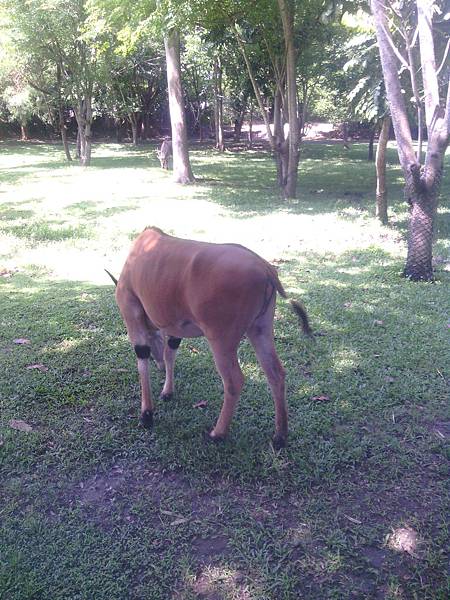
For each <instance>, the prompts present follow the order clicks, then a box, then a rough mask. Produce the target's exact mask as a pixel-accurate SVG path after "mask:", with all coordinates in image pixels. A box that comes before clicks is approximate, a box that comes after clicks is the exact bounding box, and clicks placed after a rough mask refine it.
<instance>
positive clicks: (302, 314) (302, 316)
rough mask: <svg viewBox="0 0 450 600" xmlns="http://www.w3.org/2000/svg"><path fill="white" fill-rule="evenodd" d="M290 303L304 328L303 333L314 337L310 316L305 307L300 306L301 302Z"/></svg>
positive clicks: (292, 301)
mask: <svg viewBox="0 0 450 600" xmlns="http://www.w3.org/2000/svg"><path fill="white" fill-rule="evenodd" d="M290 303H291V306H292V308H293V310H294V312H295V314H296V315H297V317H298V318H299V320H300V324H301V326H302V329H303V333H304V334H305V335H307V336H309V337H313V332H312V329H311V327H310V325H309V320H308V315H307V313H306V310H305V309H304V307H303V306H302V305H301V304H300V302H297V300H290Z"/></svg>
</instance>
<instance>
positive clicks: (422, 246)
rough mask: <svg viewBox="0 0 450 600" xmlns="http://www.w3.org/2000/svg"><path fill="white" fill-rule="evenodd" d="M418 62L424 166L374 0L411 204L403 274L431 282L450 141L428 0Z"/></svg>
mask: <svg viewBox="0 0 450 600" xmlns="http://www.w3.org/2000/svg"><path fill="white" fill-rule="evenodd" d="M416 4H417V15H418V32H419V41H420V61H421V72H422V80H423V89H424V98H425V101H424V105H425V116H426V126H427V135H428V144H427V151H426V156H425V165H424V166H423V167H421V165H420V163H419V161H418V157H416V154H415V152H414V148H413V143H412V137H411V130H410V127H409V122H408V115H407V110H406V106H405V101H404V97H403V94H402V88H401V83H400V79H399V77H398V71H399V69H398V61H399V58H398V53H396V52H395V51H394V41H393V39H392V36H391V33H390V31H389V23H388V19H387V16H386V10H387V5H386V4H385V3H384V2H383V0H371V9H372V14H373V16H374V22H375V28H376V33H377V40H378V46H379V49H380V58H381V64H382V68H383V76H384V81H385V85H386V93H387V98H388V101H389V108H390V112H391V117H392V122H393V125H394V131H395V137H396V140H397V150H398V155H399V159H400V164H401V166H402V169H403V174H404V177H405V184H406V185H405V197H406V199H407V200H408V202H409V204H410V219H409V228H408V254H407V258H406V265H405V269H404V275H405V276H406V277H408V278H410V279H412V280H431V279H432V278H433V269H432V243H433V224H434V218H435V214H436V207H437V200H438V197H439V191H440V187H441V180H442V173H443V159H444V155H445V151H446V148H447V146H448V143H449V139H450V83H449V84H448V89H447V100H446V104H445V106H441V105H440V98H439V88H438V79H437V70H436V64H435V56H434V42H433V25H432V17H433V13H432V11H433V7H432V4H433V3H432V2H431V1H430V0H416Z"/></svg>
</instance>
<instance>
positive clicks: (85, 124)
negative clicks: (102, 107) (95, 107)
mask: <svg viewBox="0 0 450 600" xmlns="http://www.w3.org/2000/svg"><path fill="white" fill-rule="evenodd" d="M91 102H92V101H91V98H90V97H89V96H86V97H85V98H84V99H83V100H80V102H79V103H78V106H77V108H76V109H75V117H76V119H77V124H78V133H77V156H78V157H79V159H80V163H81V164H82V165H83V167H88V166H89V165H90V164H91V152H92V136H91V127H92V103H91Z"/></svg>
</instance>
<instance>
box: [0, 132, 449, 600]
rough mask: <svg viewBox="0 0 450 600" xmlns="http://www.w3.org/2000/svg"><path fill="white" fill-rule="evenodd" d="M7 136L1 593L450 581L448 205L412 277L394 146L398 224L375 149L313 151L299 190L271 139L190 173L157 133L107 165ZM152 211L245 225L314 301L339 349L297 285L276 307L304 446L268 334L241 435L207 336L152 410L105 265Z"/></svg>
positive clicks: (212, 224)
mask: <svg viewBox="0 0 450 600" xmlns="http://www.w3.org/2000/svg"><path fill="white" fill-rule="evenodd" d="M1 150H2V154H1V158H0V179H1V181H2V189H1V193H0V322H1V328H0V360H1V365H2V369H1V371H0V403H1V417H0V481H1V487H0V539H1V545H0V598H1V599H2V600H6V599H7V600H19V599H20V600H24V599H32V598H33V599H49V600H50V599H51V600H62V599H64V600H65V599H67V598H70V599H88V598H95V599H96V600H99V599H103V598H105V599H106V598H108V599H110V598H136V599H138V598H142V599H144V598H145V599H146V600H148V599H155V600H157V599H161V600H163V599H164V600H166V599H167V598H174V599H177V600H178V599H182V600H189V599H194V598H205V599H210V600H213V599H237V598H240V599H245V600H247V599H251V600H266V599H267V600H269V599H277V600H278V599H294V598H308V599H319V598H320V599H322V598H323V599H325V598H330V599H339V600H340V599H344V598H358V599H359V598H386V599H402V600H403V599H409V598H411V599H413V598H415V599H417V600H419V599H420V600H422V599H433V600H439V599H441V600H443V599H444V598H447V597H448V580H447V574H448V572H447V566H448V555H447V554H446V550H447V549H448V495H447V493H448V489H447V483H448V447H449V446H448V442H449V437H450V416H449V413H448V382H449V366H450V365H449V363H450V356H449V350H448V348H449V345H448V332H449V329H448V326H449V317H450V301H449V297H450V296H449V285H448V284H449V274H448V270H447V269H448V237H449V236H448V233H449V220H448V205H446V204H445V202H443V203H442V206H441V208H440V213H439V219H438V235H439V239H438V240H437V242H436V258H437V261H436V269H437V271H436V275H437V280H436V283H435V284H425V283H419V284H414V283H411V282H408V281H406V280H404V279H402V278H401V277H400V276H399V274H400V272H401V270H402V266H403V260H404V255H405V242H404V234H405V223H406V209H405V207H404V204H403V202H402V192H401V177H400V172H399V170H398V167H397V166H396V164H395V160H394V149H391V150H390V159H391V162H392V165H391V167H390V168H389V177H390V194H391V208H390V217H391V226H390V227H388V228H383V227H381V226H379V225H378V223H377V222H376V221H375V220H374V218H373V216H372V214H373V203H374V194H373V180H374V175H373V165H372V164H370V163H367V162H366V160H365V152H366V150H365V147H364V146H363V145H358V144H355V145H353V147H352V148H351V150H350V151H349V152H347V151H345V150H344V149H342V148H341V147H340V146H337V145H332V144H326V143H324V144H312V143H311V144H309V145H305V147H304V150H303V158H302V164H301V175H300V194H299V198H298V200H296V201H293V202H285V201H283V200H282V199H281V198H279V196H278V194H277V190H276V189H275V187H274V185H273V176H274V168H273V164H272V163H271V162H270V160H269V159H268V158H267V157H266V156H265V155H264V154H263V153H261V152H252V153H250V152H249V153H240V154H233V153H226V154H225V155H219V154H217V153H215V152H212V151H211V150H208V149H205V148H194V150H193V152H192V162H193V167H194V171H195V173H196V175H197V176H198V178H199V182H198V183H197V184H195V185H192V186H188V187H180V186H177V185H174V184H173V183H171V181H170V175H168V174H167V173H165V172H162V171H161V170H160V169H159V166H158V162H157V159H156V155H155V153H154V151H153V150H154V149H153V147H145V148H139V149H137V150H135V149H133V148H130V147H129V146H117V145H102V146H99V147H96V148H95V155H94V159H93V165H92V167H91V168H89V169H82V168H80V167H78V166H76V165H70V166H67V165H66V164H65V163H64V162H62V159H61V152H60V150H59V148H57V147H55V146H51V145H46V144H9V145H7V144H1ZM448 191H449V184H448V177H447V179H446V184H445V187H444V191H443V197H444V198H445V197H448ZM146 224H155V225H159V226H160V227H162V228H163V229H165V230H166V231H168V232H172V233H175V234H176V235H181V236H190V237H195V238H198V239H204V240H210V241H225V240H226V241H235V242H239V243H243V244H245V245H247V246H249V247H250V248H252V249H254V250H255V251H257V252H259V253H261V254H262V255H263V256H265V257H266V258H267V259H269V260H272V261H275V262H276V264H278V266H279V269H280V275H281V278H282V280H283V282H284V283H285V285H286V287H287V288H288V289H289V292H290V294H292V295H293V296H298V297H301V298H302V299H303V301H304V302H305V304H306V306H307V308H308V311H309V314H310V318H311V322H312V325H313V327H314V329H315V331H316V332H317V334H318V335H317V337H316V343H315V344H312V343H311V342H310V341H308V340H306V339H304V338H302V337H301V335H300V333H299V330H298V326H297V323H296V320H295V318H294V317H293V315H292V313H291V312H290V311H289V308H288V306H287V305H285V304H283V302H282V301H280V302H279V304H278V309H277V317H276V324H275V325H276V342H277V346H278V349H279V353H280V356H281V358H282V361H283V363H284V365H285V367H286V370H287V378H288V395H289V398H288V400H289V407H290V438H289V446H288V448H287V449H286V450H284V451H282V452H280V453H278V454H276V453H274V452H273V450H272V448H271V446H270V443H269V441H270V437H271V434H272V429H273V405H272V401H271V399H270V395H269V393H268V391H267V388H266V383H265V379H264V377H263V375H262V373H261V371H260V369H259V367H258V365H257V363H256V361H255V358H254V355H253V353H252V351H251V349H250V347H249V345H248V344H247V343H246V342H243V344H242V347H241V350H240V360H241V364H242V368H243V372H244V374H245V376H246V385H245V388H244V391H243V394H242V398H241V402H240V404H239V407H238V411H237V414H236V417H235V419H234V421H233V425H232V430H231V433H230V437H229V439H228V440H227V442H225V443H224V444H223V445H221V446H219V447H216V446H210V445H205V444H204V443H203V442H202V433H203V431H204V430H205V429H206V428H208V427H210V426H211V425H212V424H213V422H214V420H215V418H216V417H217V414H218V412H219V409H220V405H221V386H220V380H219V378H218V376H217V374H216V373H215V370H214V366H213V362H212V359H211V355H210V353H209V351H208V348H207V345H206V343H205V342H204V340H185V341H184V342H183V344H182V347H181V350H180V353H179V357H178V359H177V375H176V384H177V394H176V399H175V400H173V401H171V402H165V403H159V405H158V413H157V418H156V423H155V428H154V430H153V431H152V432H150V433H149V432H148V431H144V430H143V429H141V428H140V426H139V424H138V413H139V406H138V405H139V400H138V396H139V388H138V379H137V373H136V369H135V359H134V356H133V353H132V351H131V349H130V347H129V343H128V341H127V339H126V334H125V331H124V327H123V324H122V322H121V320H120V317H119V314H118V311H117V308H116V306H115V302H114V297H113V289H112V286H111V285H110V282H109V281H108V278H107V276H106V275H105V274H104V272H103V268H104V267H106V268H108V269H110V270H111V271H112V272H114V273H115V274H118V273H119V270H120V267H121V265H122V262H123V259H124V257H125V255H126V253H127V251H128V247H129V244H130V239H131V238H132V237H133V236H134V235H135V234H136V233H137V232H139V231H140V230H141V229H142V228H143V226H144V225H146ZM18 341H21V342H22V343H17V342H18ZM152 383H153V387H154V392H155V394H157V393H158V392H159V389H160V388H161V385H162V378H161V375H160V374H158V373H157V372H156V371H153V381H152ZM319 398H322V400H320V399H319ZM200 400H205V401H206V402H207V404H206V406H205V407H203V408H195V407H194V405H195V404H196V403H198V402H199V401H200ZM13 420H16V421H17V420H22V421H24V422H25V423H27V424H28V425H30V426H31V427H32V430H31V431H28V432H26V431H21V430H20V429H19V430H18V429H14V428H12V427H11V422H12V421H13ZM408 536H409V537H408Z"/></svg>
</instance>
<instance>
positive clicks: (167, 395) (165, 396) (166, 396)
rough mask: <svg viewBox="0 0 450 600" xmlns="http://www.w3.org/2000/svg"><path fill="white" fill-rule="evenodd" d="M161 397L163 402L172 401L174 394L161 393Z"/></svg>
mask: <svg viewBox="0 0 450 600" xmlns="http://www.w3.org/2000/svg"><path fill="white" fill-rule="evenodd" d="M159 397H160V398H161V400H172V398H173V394H163V393H161V394H160V395H159Z"/></svg>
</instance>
